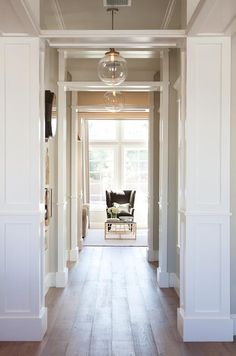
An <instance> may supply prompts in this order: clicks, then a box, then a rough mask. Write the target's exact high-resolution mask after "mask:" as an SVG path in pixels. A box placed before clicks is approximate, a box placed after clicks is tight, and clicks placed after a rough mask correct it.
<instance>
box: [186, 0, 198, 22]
mask: <svg viewBox="0 0 236 356" xmlns="http://www.w3.org/2000/svg"><path fill="white" fill-rule="evenodd" d="M199 3H200V0H187V24H188V23H189V21H190V20H191V18H192V16H193V14H194V11H195V10H196V8H197V6H198V4H199Z"/></svg>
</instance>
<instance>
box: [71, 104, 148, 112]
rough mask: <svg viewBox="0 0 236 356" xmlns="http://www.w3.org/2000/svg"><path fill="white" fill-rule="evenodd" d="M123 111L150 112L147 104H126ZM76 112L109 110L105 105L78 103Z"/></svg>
mask: <svg viewBox="0 0 236 356" xmlns="http://www.w3.org/2000/svg"><path fill="white" fill-rule="evenodd" d="M122 111H123V112H149V111H150V110H149V108H148V107H146V106H138V105H135V106H134V105H127V104H126V105H124V107H123V108H122ZM76 112H78V113H80V112H107V108H106V106H105V105H77V106H76Z"/></svg>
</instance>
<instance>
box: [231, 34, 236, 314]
mask: <svg viewBox="0 0 236 356" xmlns="http://www.w3.org/2000/svg"><path fill="white" fill-rule="evenodd" d="M231 88H232V92H231V152H230V156H231V167H230V168H231V175H230V180H231V183H230V190H231V194H230V198H231V202H230V203H231V207H230V208H231V213H232V216H231V224H230V236H231V241H230V244H231V245H230V251H231V285H230V287H231V288H230V289H231V313H233V314H236V218H235V217H236V100H235V97H236V34H235V36H233V37H232V73H231Z"/></svg>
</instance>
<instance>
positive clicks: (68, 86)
mask: <svg viewBox="0 0 236 356" xmlns="http://www.w3.org/2000/svg"><path fill="white" fill-rule="evenodd" d="M57 84H58V86H59V87H61V86H62V87H64V90H65V91H114V90H119V91H130V92H150V91H161V90H162V86H163V83H162V82H156V81H154V82H124V83H123V84H120V85H119V86H108V85H106V84H104V83H102V82H57Z"/></svg>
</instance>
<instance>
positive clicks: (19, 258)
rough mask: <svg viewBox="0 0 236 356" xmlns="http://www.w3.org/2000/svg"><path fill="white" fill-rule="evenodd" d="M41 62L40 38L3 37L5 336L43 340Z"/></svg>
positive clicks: (1, 318) (0, 322)
mask: <svg viewBox="0 0 236 356" xmlns="http://www.w3.org/2000/svg"><path fill="white" fill-rule="evenodd" d="M19 63H20V66H19ZM39 64H40V42H39V40H38V39H35V38H13V37H8V38H3V37H1V38H0V77H1V82H0V171H1V174H0V285H1V293H0V330H1V332H0V340H1V341H7V340H13V341H16V340H22V341H23V340H32V341H33V340H41V339H42V337H43V335H44V333H45V331H46V328H47V310H46V308H44V301H43V258H42V255H43V253H42V251H43V248H44V247H43V242H44V238H43V235H44V204H42V201H41V198H42V195H41V187H42V182H41V180H40V156H41V145H42V140H43V138H42V136H41V130H40V100H39V90H40V77H39ZM41 119H42V120H43V117H42V116H41Z"/></svg>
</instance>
